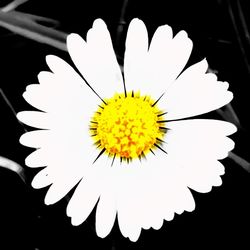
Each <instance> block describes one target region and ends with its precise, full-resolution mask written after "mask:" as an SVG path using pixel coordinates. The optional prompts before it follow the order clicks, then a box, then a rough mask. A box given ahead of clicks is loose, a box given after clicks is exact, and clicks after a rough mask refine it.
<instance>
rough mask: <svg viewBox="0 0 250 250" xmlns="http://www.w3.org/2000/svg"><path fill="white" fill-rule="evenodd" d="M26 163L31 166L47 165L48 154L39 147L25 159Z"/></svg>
mask: <svg viewBox="0 0 250 250" xmlns="http://www.w3.org/2000/svg"><path fill="white" fill-rule="evenodd" d="M25 165H27V166H28V167H30V168H39V167H45V166H46V165H47V154H45V152H44V150H43V149H37V150H36V151H34V152H32V153H31V154H30V155H29V156H28V157H27V158H26V159H25Z"/></svg>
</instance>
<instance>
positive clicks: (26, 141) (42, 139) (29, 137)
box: [19, 130, 49, 148]
mask: <svg viewBox="0 0 250 250" xmlns="http://www.w3.org/2000/svg"><path fill="white" fill-rule="evenodd" d="M19 141H20V143H21V144H22V145H24V146H27V147H31V148H40V147H42V146H44V145H45V144H47V143H48V141H49V132H48V131H47V130H35V131H31V132H27V133H25V134H23V135H22V136H21V137H20V140H19Z"/></svg>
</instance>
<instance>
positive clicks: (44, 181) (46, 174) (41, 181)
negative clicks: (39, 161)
mask: <svg viewBox="0 0 250 250" xmlns="http://www.w3.org/2000/svg"><path fill="white" fill-rule="evenodd" d="M53 180H54V179H53V177H52V175H51V171H50V169H49V168H48V167H46V168H44V169H43V170H41V171H40V172H39V173H38V174H37V175H36V176H35V177H34V179H33V180H32V183H31V185H32V187H33V188H37V189H39V188H44V187H47V186H49V185H51V184H52V183H53Z"/></svg>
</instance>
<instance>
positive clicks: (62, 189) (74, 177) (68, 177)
mask: <svg viewBox="0 0 250 250" xmlns="http://www.w3.org/2000/svg"><path fill="white" fill-rule="evenodd" d="M57 174H58V173H57ZM82 176H83V175H82V174H81V173H79V172H77V171H66V172H63V171H60V177H58V178H55V181H54V182H53V184H52V185H51V187H50V188H49V190H48V192H47V194H46V196H45V201H44V202H45V204H46V205H50V204H54V203H56V202H58V201H59V200H60V199H62V198H63V197H64V196H65V195H66V194H67V193H68V192H69V191H70V190H71V189H72V188H73V187H74V186H75V185H76V184H77V183H78V182H79V181H80V179H81V178H82Z"/></svg>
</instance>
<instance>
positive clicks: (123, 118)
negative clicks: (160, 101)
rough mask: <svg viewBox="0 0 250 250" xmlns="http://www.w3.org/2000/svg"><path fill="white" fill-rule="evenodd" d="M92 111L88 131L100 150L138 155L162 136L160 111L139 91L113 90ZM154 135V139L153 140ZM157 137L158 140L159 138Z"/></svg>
mask: <svg viewBox="0 0 250 250" xmlns="http://www.w3.org/2000/svg"><path fill="white" fill-rule="evenodd" d="M105 103H106V105H102V106H100V107H99V108H98V110H97V111H96V112H95V113H94V116H93V118H92V121H91V124H90V133H91V136H92V137H93V139H94V142H95V144H97V145H98V148H100V150H103V149H105V152H106V153H108V154H109V155H115V156H117V157H121V158H127V159H133V158H138V157H141V156H143V155H145V154H146V153H148V152H149V151H150V150H152V149H153V148H155V145H157V144H159V141H161V140H162V139H163V136H164V132H165V131H164V130H162V129H161V127H163V126H164V120H163V115H159V114H163V112H162V111H161V110H159V109H158V107H157V105H154V103H155V102H154V100H152V99H151V98H150V97H148V96H140V93H139V92H138V93H128V94H127V95H126V96H125V95H124V94H115V95H114V96H113V97H112V98H110V99H107V100H105ZM157 139H158V140H157ZM159 139H160V140H159Z"/></svg>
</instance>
